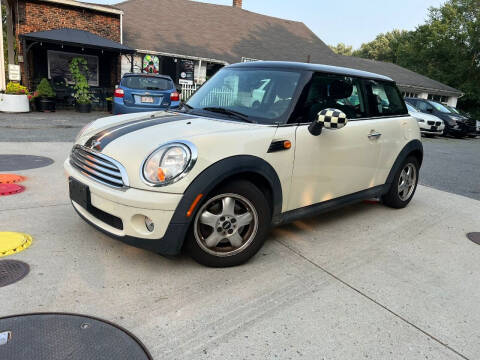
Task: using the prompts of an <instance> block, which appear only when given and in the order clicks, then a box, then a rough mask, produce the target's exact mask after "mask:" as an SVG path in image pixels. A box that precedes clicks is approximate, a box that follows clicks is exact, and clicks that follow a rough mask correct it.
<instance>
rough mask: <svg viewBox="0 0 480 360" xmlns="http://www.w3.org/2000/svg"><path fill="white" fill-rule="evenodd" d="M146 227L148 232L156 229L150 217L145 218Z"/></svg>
mask: <svg viewBox="0 0 480 360" xmlns="http://www.w3.org/2000/svg"><path fill="white" fill-rule="evenodd" d="M145 226H146V227H147V230H148V231H150V232H152V231H153V230H154V229H155V224H154V223H153V221H152V219H150V218H149V217H145Z"/></svg>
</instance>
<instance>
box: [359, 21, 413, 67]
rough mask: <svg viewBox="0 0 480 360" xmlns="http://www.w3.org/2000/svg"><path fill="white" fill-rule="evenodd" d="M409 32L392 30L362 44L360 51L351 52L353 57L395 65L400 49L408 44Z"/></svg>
mask: <svg viewBox="0 0 480 360" xmlns="http://www.w3.org/2000/svg"><path fill="white" fill-rule="evenodd" d="M408 38H409V32H408V31H405V30H397V29H395V30H393V31H391V32H388V33H385V34H380V35H378V36H377V37H376V38H375V40H373V41H371V42H369V43H365V44H362V46H361V47H360V49H358V50H356V51H354V52H353V55H354V56H358V57H363V58H366V59H374V60H379V61H388V62H393V63H396V62H397V61H398V54H399V52H400V51H401V49H402V47H403V46H404V45H405V43H406V42H408Z"/></svg>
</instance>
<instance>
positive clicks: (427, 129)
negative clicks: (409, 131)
mask: <svg viewBox="0 0 480 360" xmlns="http://www.w3.org/2000/svg"><path fill="white" fill-rule="evenodd" d="M406 105H407V109H408V113H409V114H410V116H413V117H414V118H415V119H417V122H418V126H419V127H420V132H421V133H422V135H425V136H433V135H442V134H443V130H444V129H445V124H444V122H443V120H442V119H440V118H438V117H436V116H435V115H430V114H425V113H423V112H421V111H419V110H417V108H415V107H414V106H413V105H411V104H409V103H406Z"/></svg>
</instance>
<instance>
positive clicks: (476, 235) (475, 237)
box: [467, 232, 480, 245]
mask: <svg viewBox="0 0 480 360" xmlns="http://www.w3.org/2000/svg"><path fill="white" fill-rule="evenodd" d="M467 238H468V239H469V240H471V241H473V242H474V243H475V244H477V245H480V232H471V233H468V234H467Z"/></svg>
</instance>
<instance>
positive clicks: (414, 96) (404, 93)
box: [402, 92, 418, 98]
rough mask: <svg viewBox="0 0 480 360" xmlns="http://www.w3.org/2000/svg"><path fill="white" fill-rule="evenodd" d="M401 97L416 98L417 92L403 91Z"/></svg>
mask: <svg viewBox="0 0 480 360" xmlns="http://www.w3.org/2000/svg"><path fill="white" fill-rule="evenodd" d="M402 94H403V97H407V98H416V97H418V94H415V93H413V92H403V93H402Z"/></svg>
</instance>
